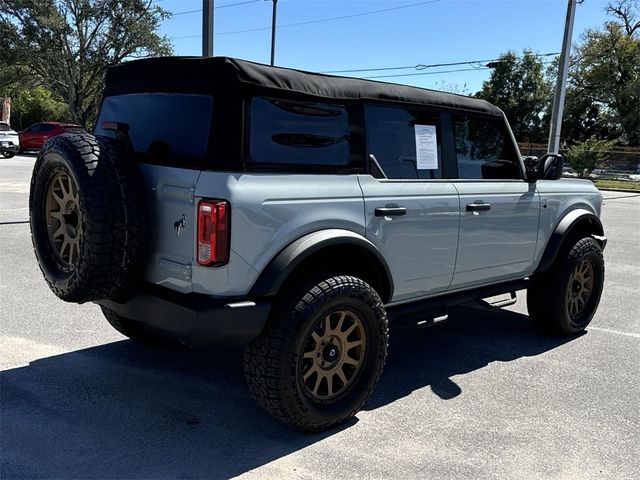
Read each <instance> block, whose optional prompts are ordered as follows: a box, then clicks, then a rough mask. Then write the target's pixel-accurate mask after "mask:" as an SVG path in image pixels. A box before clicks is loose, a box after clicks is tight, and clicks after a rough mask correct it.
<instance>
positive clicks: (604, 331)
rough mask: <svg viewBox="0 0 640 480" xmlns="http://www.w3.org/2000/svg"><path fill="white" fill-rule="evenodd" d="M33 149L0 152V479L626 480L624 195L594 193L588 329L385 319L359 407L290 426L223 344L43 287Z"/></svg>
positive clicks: (633, 466) (639, 271) (631, 280)
mask: <svg viewBox="0 0 640 480" xmlns="http://www.w3.org/2000/svg"><path fill="white" fill-rule="evenodd" d="M34 161H35V157H33V156H26V157H25V156H22V157H15V158H13V159H2V158H0V370H1V372H0V478H2V479H10V478H29V479H31V478H65V479H66V478H69V479H70V478H74V479H76V478H77V479H80V478H82V479H102V478H163V479H164V478H166V479H172V478H216V479H217V478H229V477H234V476H243V478H256V479H263V478H283V477H285V478H304V479H322V480H327V479H358V478H367V479H383V478H403V479H463V478H468V479H510V478H513V479H565V478H566V479H616V480H618V479H619V480H622V479H637V478H638V475H639V473H638V472H640V383H639V381H638V375H639V372H640V368H639V367H640V307H639V302H638V299H639V297H638V291H639V290H640V248H639V246H640V196H639V195H634V194H629V193H617V192H606V193H605V198H606V200H605V204H604V207H603V222H604V225H605V230H606V233H607V236H608V237H609V245H608V247H607V249H606V251H605V257H606V268H607V272H606V284H605V289H604V296H603V299H602V302H601V305H600V309H599V311H598V313H597V315H596V317H595V319H594V320H593V322H592V324H591V326H590V327H589V329H588V331H587V332H586V333H584V334H582V335H579V336H577V337H572V338H557V337H548V336H543V335H540V334H538V333H537V332H536V331H534V330H533V328H532V327H531V325H530V323H529V319H528V317H527V316H526V308H525V302H524V294H523V292H520V293H519V301H518V303H517V304H516V305H515V306H513V307H510V308H509V309H508V310H497V309H488V308H481V307H476V306H473V307H471V306H467V307H460V308H457V309H455V310H453V311H452V312H451V319H450V320H449V322H447V323H445V324H443V325H441V326H437V327H434V328H432V329H427V330H421V331H417V332H415V331H407V330H404V329H400V328H395V327H392V330H391V334H392V342H391V347H390V350H389V357H388V362H387V365H386V368H385V371H384V374H383V377H382V379H381V382H380V384H379V386H378V388H377V389H376V391H375V393H374V394H373V396H372V398H371V400H370V401H369V402H368V403H367V404H366V406H365V408H364V410H363V411H362V412H360V413H359V414H358V415H357V417H356V418H355V419H354V420H352V421H351V422H348V423H347V424H346V425H344V426H342V427H340V428H337V429H334V430H331V431H329V432H324V433H321V434H313V435H309V434H302V433H298V432H297V431H294V430H292V429H290V428H288V427H286V426H284V425H281V424H279V423H278V422H276V421H275V420H272V419H271V418H270V417H269V416H268V415H267V414H266V413H264V412H263V411H261V410H260V409H259V408H258V407H257V406H256V404H255V403H254V402H253V400H252V399H251V398H250V397H249V394H248V392H247V389H246V388H245V385H244V379H243V375H242V367H241V353H242V352H241V350H240V349H238V348H227V347H218V348H212V349H208V350H203V351H191V350H185V349H168V348H150V347H144V346H141V345H138V344H136V343H134V342H132V341H130V340H127V339H126V338H124V337H122V336H121V335H120V334H118V333H117V332H116V331H114V330H113V329H111V327H110V326H109V325H108V324H107V322H106V321H105V320H104V318H103V317H102V315H101V313H100V311H99V309H98V308H97V307H96V306H95V305H93V304H85V305H75V304H67V303H64V302H62V301H60V300H58V299H57V298H56V297H55V296H54V295H53V294H52V293H51V292H50V291H49V289H48V288H47V286H46V284H45V282H44V280H43V279H42V275H41V273H40V271H39V270H38V266H37V264H36V261H35V257H34V255H33V251H32V248H31V240H30V237H29V225H28V224H27V223H26V221H27V218H28V209H27V203H28V188H29V179H30V175H31V170H32V168H33V163H34Z"/></svg>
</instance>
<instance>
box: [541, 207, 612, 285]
mask: <svg viewBox="0 0 640 480" xmlns="http://www.w3.org/2000/svg"><path fill="white" fill-rule="evenodd" d="M577 236H592V237H594V238H595V239H596V240H597V241H598V243H600V246H601V247H602V248H603V249H604V247H605V245H606V244H607V239H606V237H605V236H604V227H603V226H602V221H601V220H600V218H598V216H597V215H596V214H594V213H593V212H591V211H589V210H587V209H584V208H578V209H575V210H571V211H570V212H569V213H567V214H566V215H565V216H564V217H562V220H560V222H558V224H557V225H556V228H555V230H554V231H553V233H552V234H551V237H550V238H549V241H548V242H547V246H546V247H545V250H544V253H543V255H542V259H541V260H540V263H539V264H538V268H537V269H536V273H541V272H545V271H547V270H548V269H549V268H550V267H551V265H553V262H555V260H556V257H557V256H558V254H559V253H560V252H561V251H562V249H563V247H565V246H566V245H567V240H568V239H571V238H576V237H577Z"/></svg>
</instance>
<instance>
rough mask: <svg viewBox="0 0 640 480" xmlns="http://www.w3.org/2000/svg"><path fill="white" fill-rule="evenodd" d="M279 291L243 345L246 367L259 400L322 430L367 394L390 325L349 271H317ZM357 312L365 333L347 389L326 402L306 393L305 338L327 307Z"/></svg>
mask: <svg viewBox="0 0 640 480" xmlns="http://www.w3.org/2000/svg"><path fill="white" fill-rule="evenodd" d="M319 278H320V279H318V277H316V279H315V280H308V281H304V282H299V283H298V284H299V285H300V286H299V287H298V288H292V289H291V290H288V291H285V292H284V293H283V294H281V297H280V298H279V300H278V302H277V303H276V305H274V309H273V311H272V314H271V315H270V318H269V320H268V323H267V325H266V327H265V329H264V331H263V332H262V333H261V335H260V336H259V337H258V338H256V339H255V340H254V341H252V342H251V343H250V344H249V345H247V347H246V348H245V354H244V370H245V376H246V379H247V383H248V386H249V390H250V391H251V394H252V395H253V397H254V398H255V399H256V401H257V402H258V404H260V405H261V406H262V407H263V408H265V409H266V410H267V411H268V412H269V413H271V415H273V416H274V417H276V418H277V419H278V420H280V421H282V422H285V423H287V424H289V425H292V426H294V427H296V428H298V429H300V430H303V431H320V430H325V429H327V428H330V427H332V426H334V425H337V424H338V423H340V422H342V421H344V420H346V419H348V418H350V417H352V416H353V415H355V414H356V412H358V410H360V408H361V407H362V405H363V404H364V402H365V401H366V400H367V399H368V398H369V396H370V395H371V392H372V391H373V389H374V387H375V385H376V384H377V382H378V379H379V378H380V375H381V373H382V369H383V366H384V362H385V359H386V355H387V346H388V340H389V328H388V321H387V315H386V312H385V309H384V306H383V303H382V300H381V299H380V297H379V296H378V294H377V293H376V291H375V290H374V289H373V288H372V287H371V286H370V285H369V284H367V283H366V282H364V281H363V280H361V279H359V278H355V277H351V276H331V275H329V274H328V275H325V276H319ZM342 311H349V312H352V313H353V314H355V315H357V317H358V319H359V321H360V322H361V323H360V325H361V326H362V327H363V331H364V332H365V335H366V342H365V343H364V345H365V346H364V347H363V350H362V354H363V356H362V360H361V364H360V365H361V366H360V367H359V370H358V371H357V373H356V374H354V376H353V377H352V380H350V383H349V387H348V388H347V387H345V392H344V393H343V394H341V395H340V396H337V397H336V398H335V399H333V400H330V401H319V400H318V399H313V398H310V397H309V395H308V393H306V392H305V386H304V381H303V379H302V372H301V371H300V369H299V366H300V365H302V364H301V363H300V362H302V361H303V359H302V352H303V349H304V346H305V342H306V341H307V339H308V338H309V335H310V332H312V331H313V329H314V327H315V326H316V325H317V324H318V322H319V321H321V320H322V319H323V318H326V316H327V315H329V314H332V315H333V313H331V312H338V313H339V312H342Z"/></svg>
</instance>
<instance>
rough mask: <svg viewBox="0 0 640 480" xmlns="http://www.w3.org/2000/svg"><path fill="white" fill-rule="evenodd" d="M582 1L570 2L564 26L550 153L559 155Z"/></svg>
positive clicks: (554, 99)
mask: <svg viewBox="0 0 640 480" xmlns="http://www.w3.org/2000/svg"><path fill="white" fill-rule="evenodd" d="M577 3H582V2H581V1H580V0H569V4H568V5H567V19H566V21H565V25H564V37H563V39H562V53H561V54H560V61H559V62H558V78H557V80H556V90H555V93H554V95H553V108H552V110H551V127H550V129H549V146H548V152H549V153H558V151H559V150H560V129H561V128H562V114H563V111H564V96H565V93H566V87H567V73H568V70H569V60H570V53H571V34H572V33H573V20H574V18H575V15H576V4H577Z"/></svg>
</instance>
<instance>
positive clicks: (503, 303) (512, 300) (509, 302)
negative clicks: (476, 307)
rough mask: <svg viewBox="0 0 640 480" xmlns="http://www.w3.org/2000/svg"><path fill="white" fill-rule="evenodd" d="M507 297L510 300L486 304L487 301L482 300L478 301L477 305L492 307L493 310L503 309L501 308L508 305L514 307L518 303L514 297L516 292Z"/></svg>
mask: <svg viewBox="0 0 640 480" xmlns="http://www.w3.org/2000/svg"><path fill="white" fill-rule="evenodd" d="M509 296H510V298H505V299H502V300H495V301H493V302H488V301H487V300H485V299H484V298H482V299H480V300H478V303H480V304H482V305H484V306H489V307H493V308H503V307H508V306H510V305H515V304H516V303H517V301H518V297H517V296H516V292H509Z"/></svg>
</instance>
